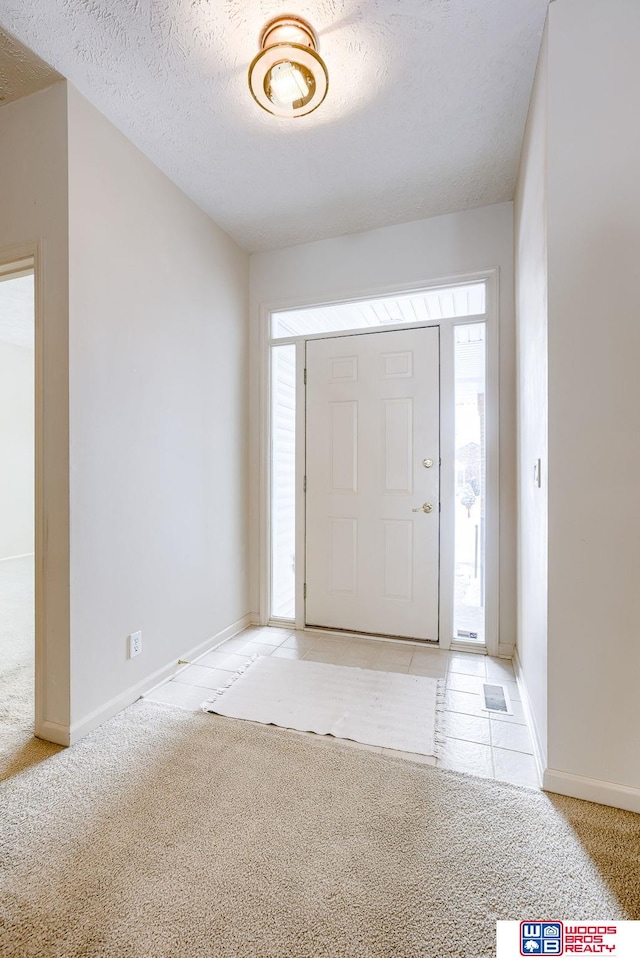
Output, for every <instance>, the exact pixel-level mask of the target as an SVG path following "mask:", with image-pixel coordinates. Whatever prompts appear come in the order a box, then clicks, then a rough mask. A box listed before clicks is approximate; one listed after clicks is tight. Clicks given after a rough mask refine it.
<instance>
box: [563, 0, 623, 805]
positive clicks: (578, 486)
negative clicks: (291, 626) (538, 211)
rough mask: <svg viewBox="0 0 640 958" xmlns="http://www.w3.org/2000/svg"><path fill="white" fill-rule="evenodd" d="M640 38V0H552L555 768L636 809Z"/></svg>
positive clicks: (575, 783) (578, 783)
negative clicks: (618, 790) (630, 794)
mask: <svg viewBox="0 0 640 958" xmlns="http://www.w3.org/2000/svg"><path fill="white" fill-rule="evenodd" d="M639 48H640V5H639V4H638V3H637V0H607V2H606V3H605V2H603V0H556V2H555V3H553V4H552V5H551V7H550V11H549V121H548V122H549V151H548V197H549V201H548V250H549V470H550V473H549V478H550V484H549V768H550V769H551V770H553V769H556V770H560V771H562V772H563V773H568V774H569V775H572V776H579V777H582V778H587V779H594V780H602V781H604V782H607V783H614V784H617V785H620V786H627V787H629V788H634V789H636V790H638V791H636V793H635V799H634V801H635V803H636V811H640V748H638V733H639V730H640V642H639V641H638V622H639V618H640V612H639V604H638V570H639V569H640V498H639V497H638V482H639V477H640V377H639V376H638V357H640V321H639V313H638V289H639V282H640V271H639V268H638V264H639V263H640V189H639V188H638V171H639V170H640V124H639V123H638V91H639V90H640V58H639V57H638V49H639ZM553 784H554V786H557V785H558V782H557V781H554V782H553ZM574 786H575V787H580V782H579V781H577V782H573V783H572V787H574Z"/></svg>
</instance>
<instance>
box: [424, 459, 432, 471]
mask: <svg viewBox="0 0 640 958" xmlns="http://www.w3.org/2000/svg"><path fill="white" fill-rule="evenodd" d="M422 465H423V466H424V468H425V469H431V466H432V465H433V459H423V460H422Z"/></svg>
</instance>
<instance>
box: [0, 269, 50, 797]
mask: <svg viewBox="0 0 640 958" xmlns="http://www.w3.org/2000/svg"><path fill="white" fill-rule="evenodd" d="M35 379H36V363H35V269H34V260H33V258H32V257H27V258H25V259H22V260H20V261H18V262H16V261H14V262H12V263H9V264H6V265H1V264H0V451H1V457H2V470H0V733H1V737H0V779H2V778H6V777H8V776H9V775H11V774H13V773H14V772H16V771H19V770H20V769H21V768H24V767H26V766H27V765H29V764H32V762H33V761H38V760H40V759H41V758H43V757H46V756H47V755H49V754H51V753H52V752H54V751H57V747H56V746H52V745H50V743H45V742H41V741H40V740H38V739H35V738H34V724H35V668H36V666H35V661H36V655H35V575H36V568H35V552H36V546H35V541H36V530H35V516H36V506H35V499H36V493H35V475H36V468H35V455H36V453H35V449H36V441H35V437H36V427H35V419H36V400H35V396H36V384H35Z"/></svg>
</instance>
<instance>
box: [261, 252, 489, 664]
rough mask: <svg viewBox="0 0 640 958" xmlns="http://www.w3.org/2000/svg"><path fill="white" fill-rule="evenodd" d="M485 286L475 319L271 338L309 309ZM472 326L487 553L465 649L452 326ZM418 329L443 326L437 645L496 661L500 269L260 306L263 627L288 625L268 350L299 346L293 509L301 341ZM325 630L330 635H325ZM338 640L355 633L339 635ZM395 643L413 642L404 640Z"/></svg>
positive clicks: (299, 558)
mask: <svg viewBox="0 0 640 958" xmlns="http://www.w3.org/2000/svg"><path fill="white" fill-rule="evenodd" d="M474 282H475V283H477V282H484V283H485V284H486V312H485V313H483V314H481V315H476V316H460V317H455V318H453V319H444V320H438V321H436V322H431V323H407V324H405V323H397V324H390V325H389V326H379V327H374V328H372V327H367V328H365V329H355V330H335V331H332V332H325V333H315V334H312V335H305V336H297V337H296V336H292V337H283V338H281V339H275V338H273V337H272V336H271V317H272V314H273V313H277V312H281V311H285V310H293V309H307V308H312V307H317V306H329V305H332V306H333V305H341V304H343V303H353V302H360V301H362V300H367V299H379V298H383V297H385V296H393V295H394V294H395V295H400V294H404V293H419V292H422V291H428V290H430V289H434V288H441V287H446V286H459V285H464V284H469V283H474ZM472 323H486V396H487V400H486V409H487V425H486V547H485V548H486V553H485V644H484V646H479V645H478V644H477V643H466V642H463V641H456V640H454V638H453V595H454V566H453V561H454V551H453V550H454V528H455V461H454V453H455V449H454V445H455V442H454V414H453V402H452V401H449V400H452V399H453V387H454V368H453V328H454V326H459V325H470V324H472ZM423 326H439V327H440V456H441V459H442V465H441V471H440V497H441V513H440V593H439V594H440V613H439V635H440V641H439V647H440V648H442V649H449V648H454V649H463V650H465V651H472V652H479V653H482V654H485V653H488V654H489V655H498V649H499V627H498V624H499V601H500V591H499V569H500V556H499V548H500V547H499V537H500V517H499V474H500V449H499V439H500V429H499V412H500V409H499V387H500V382H499V270H498V268H492V269H486V270H481V271H478V272H472V273H462V274H456V275H453V276H446V277H437V278H431V279H429V280H426V281H423V282H420V283H415V284H407V283H402V284H397V283H396V284H391V285H385V286H381V287H376V288H368V289H366V290H358V291H357V292H354V291H349V293H348V294H345V295H343V296H333V297H329V298H324V297H312V298H308V299H305V298H296V299H292V300H284V301H279V302H271V303H262V304H260V329H259V334H260V384H259V396H260V475H259V481H260V517H259V519H260V529H259V534H260V537H259V542H260V546H259V590H260V610H259V621H260V624H261V625H269V624H271V625H274V626H279V627H283V626H284V627H289V628H291V626H292V623H291V620H289V619H279V618H275V617H272V616H271V608H270V606H271V362H270V351H271V347H272V346H273V345H281V346H285V345H291V344H295V346H296V503H303V502H304V474H305V440H306V436H305V426H306V424H305V407H306V402H304V401H302V402H301V401H300V397H301V396H303V395H304V368H305V350H306V342H307V341H309V340H313V339H334V338H337V337H338V336H341V337H342V336H358V335H365V334H369V333H374V332H384V331H389V330H397V331H400V330H402V329H418V328H421V327H423ZM305 513H306V510H305V509H304V507H303V508H296V601H295V605H296V614H295V620H294V623H293V626H294V628H295V629H296V630H304V629H305V628H306V624H305V615H304V581H305V568H304V564H305V563H304V557H305V540H306V537H305V518H306V516H305ZM327 631H329V630H327ZM336 634H339V635H341V636H345V637H346V636H348V635H350V634H352V633H348V632H342V631H340V632H338V633H336ZM397 641H403V642H407V641H408V642H410V641H411V640H409V639H402V640H397Z"/></svg>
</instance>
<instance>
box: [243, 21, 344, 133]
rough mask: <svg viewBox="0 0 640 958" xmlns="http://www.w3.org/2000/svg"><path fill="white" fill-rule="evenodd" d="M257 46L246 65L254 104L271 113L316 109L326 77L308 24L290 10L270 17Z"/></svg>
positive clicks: (299, 113)
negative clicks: (256, 52)
mask: <svg viewBox="0 0 640 958" xmlns="http://www.w3.org/2000/svg"><path fill="white" fill-rule="evenodd" d="M260 48H261V49H260V52H259V53H258V55H257V56H256V57H255V58H254V59H253V62H252V63H251V66H250V67H249V89H250V90H251V93H252V95H253V98H254V99H255V101H256V103H258V104H259V106H261V107H262V109H263V110H266V111H267V112H268V113H272V114H274V115H275V116H292V117H296V116H306V115H307V114H308V113H312V112H313V110H315V109H317V108H318V107H319V106H320V104H321V103H322V101H323V100H324V98H325V96H326V95H327V90H328V87H329V76H328V73H327V68H326V66H325V64H324V61H323V60H322V57H321V56H320V55H319V53H318V51H317V48H318V36H317V34H316V31H315V30H314V29H313V27H312V26H311V24H310V23H307V21H306V20H303V19H302V17H298V16H296V15H295V14H292V13H287V14H281V15H280V16H278V17H274V18H273V19H272V20H269V22H268V23H266V24H265V25H264V27H263V28H262V31H261V33H260Z"/></svg>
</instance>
